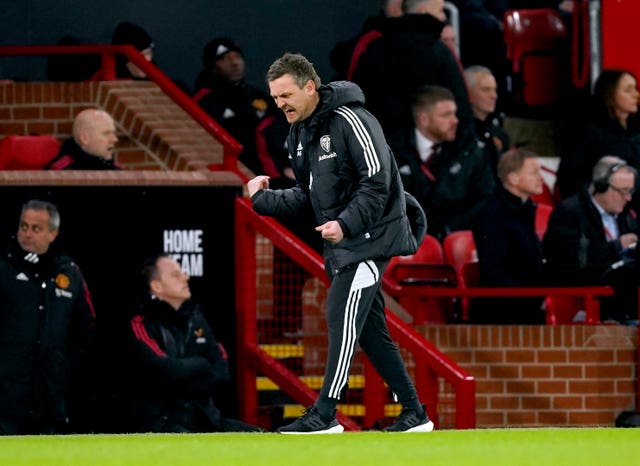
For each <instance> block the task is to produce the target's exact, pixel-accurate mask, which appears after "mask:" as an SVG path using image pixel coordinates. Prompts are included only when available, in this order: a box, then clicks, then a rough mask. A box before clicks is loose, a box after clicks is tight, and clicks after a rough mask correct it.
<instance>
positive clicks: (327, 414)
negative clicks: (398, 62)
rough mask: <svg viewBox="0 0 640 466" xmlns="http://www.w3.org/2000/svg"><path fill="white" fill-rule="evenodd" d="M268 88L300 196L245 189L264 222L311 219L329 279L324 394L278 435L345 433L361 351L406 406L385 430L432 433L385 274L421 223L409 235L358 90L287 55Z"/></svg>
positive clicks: (411, 246) (386, 155)
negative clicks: (342, 404) (389, 303)
mask: <svg viewBox="0 0 640 466" xmlns="http://www.w3.org/2000/svg"><path fill="white" fill-rule="evenodd" d="M267 80H268V82H269V89H270V91H271V96H272V97H273V98H274V100H275V102H276V104H277V106H278V107H279V108H280V109H281V110H282V111H283V112H284V114H285V116H286V117H287V121H288V122H289V123H292V125H291V130H290V132H289V137H288V143H287V147H288V148H289V154H290V157H291V164H292V168H293V171H294V173H295V178H296V186H294V187H292V188H288V189H282V190H274V189H270V188H269V178H268V177H267V176H258V177H256V178H254V179H252V180H249V182H248V183H247V189H248V191H249V195H250V196H251V201H252V203H253V208H254V209H255V211H256V212H257V213H259V214H261V215H272V216H274V217H276V218H289V219H291V218H296V217H299V216H301V215H303V214H304V213H305V212H309V211H310V210H312V211H313V214H314V216H315V221H316V225H317V226H316V227H315V229H314V230H315V232H317V234H318V236H321V237H322V239H323V248H324V262H325V270H326V272H327V274H328V275H329V277H330V279H331V285H330V286H329V294H328V298H327V303H326V307H327V310H326V316H327V324H328V328H329V336H328V339H329V343H328V353H327V366H326V370H325V376H324V381H323V384H322V388H321V389H320V393H319V396H318V397H317V399H316V402H315V404H314V405H313V406H311V407H309V408H308V409H307V410H306V412H305V414H304V415H303V416H301V417H300V418H298V419H296V420H295V421H294V422H292V423H291V424H288V425H286V426H282V427H280V428H279V429H278V431H279V432H281V433H285V434H300V433H340V432H343V430H344V427H343V426H342V425H341V424H340V423H339V422H338V420H337V419H336V406H337V403H338V401H339V400H340V398H341V396H343V391H344V390H345V389H346V388H347V385H348V378H349V372H350V366H351V362H352V358H353V355H354V352H355V345H356V342H357V343H359V344H360V347H361V348H362V349H363V351H364V352H365V353H366V354H367V355H368V356H369V358H370V360H371V361H372V363H373V365H374V367H375V368H376V370H377V371H378V373H379V374H380V375H381V376H382V377H383V379H384V380H385V382H386V383H387V384H388V385H389V387H390V388H391V389H392V390H393V392H394V393H395V394H396V396H397V399H398V401H399V402H400V403H401V404H402V407H403V410H402V412H401V413H400V415H399V416H398V418H397V419H396V421H395V423H394V424H392V425H391V426H389V427H388V428H387V430H390V431H399V432H430V431H431V430H433V422H432V421H431V420H429V417H428V416H427V413H426V411H425V409H424V406H423V405H422V404H421V403H420V400H419V398H418V394H417V392H416V389H415V387H414V385H413V383H412V381H411V379H410V378H409V375H408V373H407V371H406V367H405V365H404V362H403V360H402V356H401V355H400V352H399V351H398V348H397V346H396V345H395V343H394V342H393V340H392V339H391V336H390V335H389V329H388V328H387V325H386V321H385V314H384V299H383V296H382V292H381V277H382V275H383V274H384V270H385V269H386V267H387V264H388V263H389V260H390V259H391V257H393V256H397V255H407V254H413V253H414V252H415V251H416V249H417V247H418V244H419V243H420V242H421V241H422V238H423V237H424V230H425V228H424V223H423V224H422V228H421V229H420V230H419V232H418V229H416V232H414V231H413V229H412V226H411V223H410V220H409V214H408V212H407V205H408V201H406V200H405V199H406V198H405V193H404V190H403V189H402V183H401V182H400V176H399V175H398V169H397V167H396V164H395V162H394V160H393V156H392V154H391V151H390V150H389V147H388V146H387V144H386V141H385V138H384V135H383V132H382V128H381V127H380V125H379V123H378V122H377V120H376V119H375V118H374V117H373V116H372V115H371V114H370V113H369V112H368V111H367V110H365V109H364V108H363V104H364V96H363V94H362V91H361V90H360V88H359V87H358V86H356V85H355V84H353V83H351V82H349V81H338V82H333V83H329V84H328V85H325V86H322V85H321V83H320V78H319V76H318V74H317V72H316V70H315V68H314V67H313V65H312V64H311V63H310V62H309V61H308V60H307V59H306V58H305V57H303V56H302V55H299V54H290V53H287V54H284V55H283V56H282V57H280V58H279V59H277V60H276V61H275V62H274V63H272V65H271V67H270V68H269V71H268V72H267ZM414 206H415V210H414V214H415V217H416V218H418V217H419V218H420V219H421V220H424V213H423V212H422V210H421V209H420V207H419V206H418V205H417V203H414ZM411 216H412V217H414V215H411ZM416 225H417V222H416Z"/></svg>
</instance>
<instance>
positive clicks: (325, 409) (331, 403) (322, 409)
mask: <svg viewBox="0 0 640 466" xmlns="http://www.w3.org/2000/svg"><path fill="white" fill-rule="evenodd" d="M337 404H338V400H336V399H334V398H329V397H328V396H324V395H320V396H319V397H318V399H317V400H316V403H315V405H314V406H315V408H316V410H317V411H318V413H319V414H320V417H321V418H322V419H324V420H327V421H328V420H331V419H333V418H334V417H335V413H336V405H337Z"/></svg>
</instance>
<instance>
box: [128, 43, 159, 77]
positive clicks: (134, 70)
mask: <svg viewBox="0 0 640 466" xmlns="http://www.w3.org/2000/svg"><path fill="white" fill-rule="evenodd" d="M140 54H141V55H142V56H143V57H144V59H145V60H147V61H151V60H153V49H152V48H151V47H147V48H146V49H144V50H141V51H140ZM127 69H128V70H129V73H131V75H132V76H133V77H134V78H138V79H144V78H146V77H147V74H146V73H145V72H144V71H142V70H141V69H140V68H138V66H137V65H135V64H134V63H133V62H130V61H128V62H127Z"/></svg>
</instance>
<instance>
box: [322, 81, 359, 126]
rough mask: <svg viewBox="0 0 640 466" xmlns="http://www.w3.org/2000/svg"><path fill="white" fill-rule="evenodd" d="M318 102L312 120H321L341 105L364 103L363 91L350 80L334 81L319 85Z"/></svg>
mask: <svg viewBox="0 0 640 466" xmlns="http://www.w3.org/2000/svg"><path fill="white" fill-rule="evenodd" d="M318 94H320V103H319V104H318V106H317V107H316V109H315V111H314V113H313V114H312V115H311V120H312V121H314V122H315V121H318V120H323V119H324V118H326V116H327V115H329V114H330V113H331V112H333V111H334V110H335V109H336V108H338V107H340V106H342V105H349V104H357V105H364V93H363V92H362V89H360V87H359V86H358V85H357V84H354V83H352V82H351V81H334V82H331V83H329V84H325V85H322V86H320V88H319V89H318Z"/></svg>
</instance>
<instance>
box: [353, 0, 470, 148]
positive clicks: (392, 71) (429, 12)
mask: <svg viewBox="0 0 640 466" xmlns="http://www.w3.org/2000/svg"><path fill="white" fill-rule="evenodd" d="M444 7H445V2H444V1H443V0H410V1H406V2H404V9H405V14H404V15H403V16H400V17H397V18H388V19H387V20H386V21H385V22H384V23H383V24H382V25H381V27H380V32H381V35H382V36H381V38H380V39H378V40H375V41H373V42H372V43H371V44H370V45H369V47H367V50H366V52H364V53H363V54H362V56H361V57H360V61H359V64H358V68H357V69H356V70H355V72H354V74H353V79H352V80H353V82H355V83H356V84H358V86H360V87H361V88H362V91H363V92H364V94H365V95H366V96H367V101H366V108H367V109H368V110H369V111H371V113H373V114H374V115H375V117H376V118H378V120H379V121H380V124H381V125H382V128H383V129H384V132H385V134H386V135H387V136H388V135H390V134H392V133H393V132H394V131H395V130H397V129H398V128H406V127H407V126H410V125H411V96H412V95H413V94H414V93H415V92H417V90H418V89H419V88H420V87H422V86H424V85H427V84H431V85H437V86H443V87H446V88H448V89H449V90H451V92H453V95H454V96H455V101H456V105H457V117H458V119H459V120H460V125H459V128H458V138H459V139H461V140H465V141H467V140H469V139H472V138H473V135H474V129H473V113H472V111H471V105H470V103H469V94H468V93H467V88H466V85H465V82H464V76H463V73H462V69H461V66H460V64H459V62H458V61H457V58H456V57H455V56H454V55H453V54H452V53H451V50H449V47H447V46H446V45H445V44H444V42H442V40H441V39H440V36H441V33H442V29H443V28H444V26H445V21H446V14H445V11H444Z"/></svg>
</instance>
